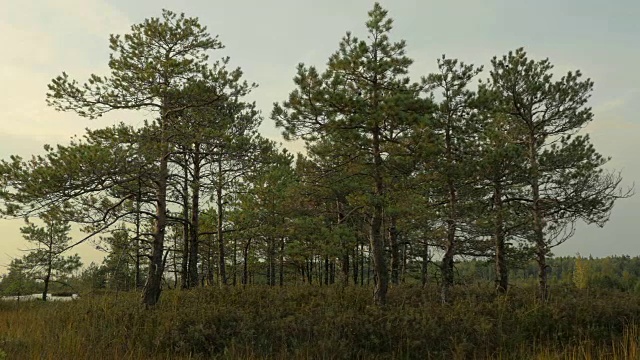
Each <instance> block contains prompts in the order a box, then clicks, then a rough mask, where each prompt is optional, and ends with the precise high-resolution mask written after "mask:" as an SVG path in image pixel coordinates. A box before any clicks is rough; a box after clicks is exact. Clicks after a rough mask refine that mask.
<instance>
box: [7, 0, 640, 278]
mask: <svg viewBox="0 0 640 360" xmlns="http://www.w3.org/2000/svg"><path fill="white" fill-rule="evenodd" d="M381 4H382V6H383V7H384V8H386V9H388V10H389V13H390V16H391V17H392V18H393V19H394V20H395V27H394V31H393V33H392V40H400V39H404V40H406V41H407V50H408V55H409V56H410V57H411V58H413V59H414V60H415V63H414V65H413V67H412V75H413V76H416V78H417V76H421V75H426V74H428V73H430V72H432V71H434V70H435V68H436V59H437V58H438V57H440V56H441V55H442V54H446V55H447V56H448V57H452V58H459V59H460V60H463V61H465V62H468V63H474V64H476V65H487V64H488V62H489V60H490V59H491V57H493V56H495V55H497V56H501V55H503V54H505V53H507V52H508V51H509V50H514V49H515V48H517V47H521V46H524V47H525V48H526V49H527V51H528V53H529V55H530V56H531V57H533V58H537V59H541V58H546V57H548V58H549V59H550V60H551V62H552V63H553V64H554V65H555V67H556V68H555V69H556V71H557V72H558V73H559V74H562V73H565V72H566V71H568V70H575V69H580V70H581V71H582V72H583V73H584V74H585V75H586V76H587V77H590V78H591V79H593V80H594V81H595V91H594V93H593V97H592V101H591V103H590V106H591V107H593V111H594V113H595V120H594V122H593V123H592V124H591V125H589V127H588V128H587V129H586V132H588V133H590V134H591V137H592V140H593V143H594V144H595V146H596V148H597V149H598V150H599V151H600V152H601V153H602V154H604V155H607V156H611V157H613V160H612V161H611V162H610V164H609V168H612V169H619V170H622V172H623V176H624V178H625V184H627V185H629V184H632V183H634V182H636V183H640V182H638V181H637V180H638V179H640V162H639V161H638V159H637V156H638V154H640V143H638V141H637V138H638V135H640V118H639V116H638V114H640V99H638V98H639V97H640V86H639V85H638V84H640V71H639V70H638V66H639V65H640V46H638V43H639V41H640V22H639V21H638V18H640V1H637V0H610V1H600V0H571V1H569V0H538V1H525V0H484V1H476V0H465V1H462V0H458V1H455V0H451V1H424V0H421V1H419V0H394V1H381ZM372 7H373V2H372V1H366V0H322V1H320V0H314V1H311V0H272V1H264V0H251V1H249V0H234V1H231V0H225V1H222V0H207V1H200V0H198V1H186V0H183V1H170V0H153V1H150V0H136V1H131V0H110V1H102V0H20V1H17V0H0V49H2V50H1V53H0V157H2V158H6V157H8V156H9V155H11V154H19V155H23V156H29V155H30V154H34V153H40V152H41V149H42V145H43V144H45V143H49V144H55V143H60V142H67V141H68V140H69V138H70V137H71V136H73V135H75V134H81V133H82V132H83V129H84V128H86V127H92V128H96V127H104V126H108V125H112V124H114V123H115V122H118V121H120V120H123V121H127V122H130V123H134V124H135V123H140V122H141V117H139V116H136V115H134V114H113V115H110V116H107V117H105V118H103V119H100V120H93V121H90V120H86V119H84V118H79V117H77V116H75V115H73V114H65V113H58V112H55V111H54V110H53V109H51V108H48V107H47V106H46V104H45V93H46V91H47V84H48V83H49V82H50V80H51V79H52V78H53V77H55V76H57V75H59V74H60V73H61V72H62V71H66V72H67V73H69V74H70V76H72V77H73V78H76V79H78V80H81V81H84V80H85V79H86V78H87V77H88V75H89V74H91V73H97V74H104V73H105V72H106V71H107V70H108V69H107V61H108V56H109V49H108V37H109V34H112V33H114V34H122V33H125V32H127V31H128V30H129V27H130V26H131V25H132V24H134V23H138V22H141V21H143V20H144V19H145V18H148V17H152V16H154V17H157V16H160V14H161V9H162V8H166V9H169V10H172V11H174V12H184V13H185V14H186V15H187V16H196V17H199V18H200V21H201V23H202V24H204V25H206V26H207V27H208V30H209V31H210V32H211V33H212V34H214V35H219V36H220V40H221V41H222V42H223V44H224V45H225V46H226V48H225V49H223V50H219V51H218V52H217V53H216V54H214V55H213V56H212V57H213V58H216V57H222V56H230V57H231V64H232V65H233V66H240V67H241V68H242V69H243V70H244V72H245V78H246V79H247V80H248V81H251V82H256V83H258V84H259V88H258V89H256V90H255V91H254V93H253V94H252V95H251V100H255V101H256V102H257V104H258V107H259V108H260V109H261V110H262V111H263V115H264V117H265V120H264V123H263V126H262V130H263V134H264V135H265V136H267V137H270V138H272V139H275V140H278V141H281V137H280V135H279V133H280V131H279V130H277V129H275V127H274V125H273V122H272V121H271V120H270V119H269V118H268V117H269V114H270V111H271V106H272V103H273V102H276V101H282V100H284V99H285V98H286V97H287V95H288V93H289V92H290V91H291V90H292V89H293V82H292V78H293V76H294V73H295V66H296V65H297V64H298V63H300V62H304V63H305V64H308V65H316V66H319V67H322V66H324V64H325V63H326V62H327V59H328V57H329V56H330V55H331V54H332V53H333V52H334V51H335V50H336V49H337V45H338V43H339V41H340V38H341V37H342V36H343V35H344V33H345V32H346V31H347V30H351V31H352V32H353V33H354V34H355V35H363V32H364V22H365V21H366V19H367V11H369V10H370V9H371V8H372ZM486 76H488V75H486V74H485V75H483V77H486ZM285 145H286V144H285ZM286 146H288V147H290V148H291V149H293V150H294V151H295V150H296V149H299V147H297V146H296V145H295V144H293V145H286ZM638 221H640V199H639V198H638V196H636V197H634V198H631V199H627V200H622V201H620V202H619V203H618V204H617V205H616V207H615V209H614V211H613V213H612V216H611V220H610V222H609V223H608V224H607V225H606V226H605V227H604V228H603V229H599V228H597V227H594V226H589V227H586V226H580V227H579V229H578V231H577V233H576V235H575V237H574V238H572V239H570V240H569V241H568V242H567V243H566V244H564V245H562V246H560V247H558V248H556V249H555V251H554V253H555V254H558V255H573V254H575V253H577V252H580V253H581V254H583V255H588V254H592V255H593V256H607V255H614V254H628V255H631V256H636V255H640V239H639V236H638V235H637V234H636V229H637V227H636V223H637V222H638ZM21 224H22V222H21V221H20V220H17V221H16V220H14V221H8V220H0V272H2V271H3V268H2V266H3V265H6V264H8V262H9V261H10V259H11V257H15V256H20V254H21V253H20V251H19V249H21V248H22V249H24V248H26V247H27V244H26V242H24V241H23V240H21V237H20V233H19V230H18V228H19V227H20V226H21ZM76 235H77V234H76ZM78 236H79V235H78ZM78 251H79V252H80V254H81V256H82V257H83V260H84V262H85V263H87V264H88V263H89V262H90V261H99V260H98V259H99V258H100V254H99V253H98V252H96V251H95V250H93V251H92V250H91V246H90V245H89V244H87V245H85V246H82V247H80V248H79V249H78Z"/></svg>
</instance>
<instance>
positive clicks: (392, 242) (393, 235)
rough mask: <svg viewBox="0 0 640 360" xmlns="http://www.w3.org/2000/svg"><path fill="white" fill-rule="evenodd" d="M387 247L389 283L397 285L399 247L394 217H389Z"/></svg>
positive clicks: (398, 277)
mask: <svg viewBox="0 0 640 360" xmlns="http://www.w3.org/2000/svg"><path fill="white" fill-rule="evenodd" d="M389 246H390V247H391V283H392V284H394V285H398V283H399V282H400V281H399V280H400V276H399V275H400V245H399V244H398V230H397V229H396V217H395V216H392V217H391V227H389Z"/></svg>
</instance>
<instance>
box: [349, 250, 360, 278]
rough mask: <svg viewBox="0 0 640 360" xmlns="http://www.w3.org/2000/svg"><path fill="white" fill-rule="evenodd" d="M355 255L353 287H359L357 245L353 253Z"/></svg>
mask: <svg viewBox="0 0 640 360" xmlns="http://www.w3.org/2000/svg"><path fill="white" fill-rule="evenodd" d="M351 252H352V253H353V285H354V286H357V285H358V272H359V271H360V269H359V268H358V244H356V246H355V248H354V249H353V250H352V251H351Z"/></svg>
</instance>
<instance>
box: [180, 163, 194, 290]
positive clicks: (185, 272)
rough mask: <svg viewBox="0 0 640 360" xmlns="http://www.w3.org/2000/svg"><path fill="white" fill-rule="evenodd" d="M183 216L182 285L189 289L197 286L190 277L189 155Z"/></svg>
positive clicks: (185, 167)
mask: <svg viewBox="0 0 640 360" xmlns="http://www.w3.org/2000/svg"><path fill="white" fill-rule="evenodd" d="M182 196H183V198H182V217H183V218H184V224H182V234H183V239H184V241H183V243H182V275H181V279H182V281H181V284H180V286H181V287H182V288H183V289H188V288H189V287H190V286H192V284H193V286H195V285H196V284H194V283H193V282H192V281H190V279H189V234H190V227H189V169H188V157H187V155H185V156H184V184H183V187H182Z"/></svg>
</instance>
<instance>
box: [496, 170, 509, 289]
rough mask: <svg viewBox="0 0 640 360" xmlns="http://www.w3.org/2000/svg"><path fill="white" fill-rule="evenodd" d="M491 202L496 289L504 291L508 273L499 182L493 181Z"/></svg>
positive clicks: (507, 284)
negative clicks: (492, 205) (493, 221)
mask: <svg viewBox="0 0 640 360" xmlns="http://www.w3.org/2000/svg"><path fill="white" fill-rule="evenodd" d="M493 204H494V208H495V211H496V212H497V216H496V223H495V228H494V239H495V246H496V290H497V291H498V292H501V293H505V292H506V291H507V288H508V286H509V273H508V269H507V264H506V262H505V257H504V256H505V234H504V219H503V214H502V205H503V204H502V187H501V184H500V183H499V182H495V183H494V194H493Z"/></svg>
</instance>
